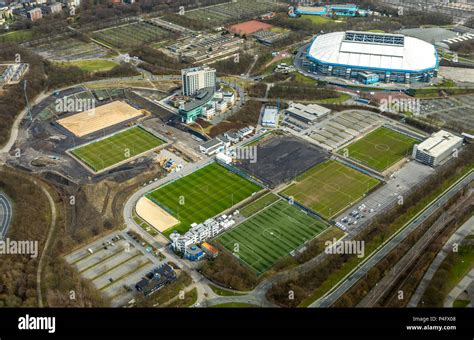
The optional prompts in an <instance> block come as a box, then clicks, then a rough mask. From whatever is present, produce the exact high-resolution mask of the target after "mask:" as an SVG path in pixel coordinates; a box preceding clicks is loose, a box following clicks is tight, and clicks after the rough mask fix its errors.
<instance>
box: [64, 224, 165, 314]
mask: <svg viewBox="0 0 474 340" xmlns="http://www.w3.org/2000/svg"><path fill="white" fill-rule="evenodd" d="M65 259H66V261H67V262H69V263H70V264H71V265H73V266H74V267H75V268H76V269H77V270H78V272H79V273H80V274H81V276H82V277H84V278H86V279H89V280H90V281H91V282H92V283H93V284H94V286H95V287H96V288H97V289H98V290H99V291H101V292H102V293H104V294H106V295H107V296H108V297H109V298H110V299H111V300H112V306H120V305H123V304H124V303H126V302H128V301H129V300H131V299H132V298H133V295H134V293H135V288H134V286H135V284H136V283H137V282H138V281H140V279H141V278H142V277H143V276H144V275H145V274H146V273H148V272H149V271H151V270H152V269H153V268H155V267H157V266H159V265H160V263H161V259H162V257H161V256H160V254H159V252H158V251H157V250H156V249H152V247H150V246H149V245H148V244H146V243H144V242H141V241H140V240H138V239H136V238H134V237H133V236H131V235H129V234H127V233H115V234H111V235H108V236H106V237H103V238H100V239H99V240H96V241H94V242H93V243H90V244H88V245H87V246H85V247H83V248H80V249H79V250H77V251H75V252H73V253H71V254H69V255H67V256H66V257H65Z"/></svg>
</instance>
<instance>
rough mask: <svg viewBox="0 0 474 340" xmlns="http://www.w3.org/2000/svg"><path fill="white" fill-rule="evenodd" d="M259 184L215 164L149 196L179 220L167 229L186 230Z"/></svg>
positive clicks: (166, 232) (256, 188)
mask: <svg viewBox="0 0 474 340" xmlns="http://www.w3.org/2000/svg"><path fill="white" fill-rule="evenodd" d="M260 189H261V188H260V187H259V186H258V185H256V184H254V183H252V182H250V181H248V180H246V179H245V178H243V177H240V176H239V175H236V174H234V173H233V172H231V171H229V170H227V169H226V168H224V167H223V166H221V165H219V164H217V163H212V164H210V165H208V166H205V167H204V168H202V169H199V170H197V171H195V172H193V173H192V174H190V175H187V176H185V177H183V178H180V179H178V180H177V181H175V182H172V183H170V184H168V185H165V186H162V187H160V188H158V189H156V190H155V191H153V192H151V193H149V194H147V195H146V197H148V198H149V199H151V200H152V201H153V202H155V203H158V204H159V205H160V206H161V207H162V208H163V209H164V210H166V211H167V212H168V213H170V214H171V215H173V216H174V217H176V218H177V219H178V220H179V221H180V223H179V224H178V225H176V226H173V227H172V228H169V229H168V230H166V231H165V232H164V234H165V235H170V234H171V233H172V232H173V231H174V230H176V231H178V232H179V233H185V232H186V231H187V230H188V229H189V227H190V225H191V224H192V223H201V222H204V221H205V220H207V219H208V218H210V217H213V216H215V215H217V214H219V213H221V212H223V211H224V210H226V209H228V208H230V207H232V206H233V205H235V204H237V203H239V202H240V201H242V200H244V199H246V198H247V197H249V196H250V195H251V194H252V193H254V192H257V191H260Z"/></svg>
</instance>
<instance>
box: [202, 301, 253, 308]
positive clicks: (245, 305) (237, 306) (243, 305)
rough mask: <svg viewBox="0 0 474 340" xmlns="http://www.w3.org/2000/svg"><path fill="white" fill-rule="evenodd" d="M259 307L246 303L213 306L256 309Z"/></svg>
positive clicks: (215, 306) (216, 306)
mask: <svg viewBox="0 0 474 340" xmlns="http://www.w3.org/2000/svg"><path fill="white" fill-rule="evenodd" d="M256 307H259V306H256V305H252V304H250V303H244V302H228V303H221V304H220V305H214V306H211V308H256Z"/></svg>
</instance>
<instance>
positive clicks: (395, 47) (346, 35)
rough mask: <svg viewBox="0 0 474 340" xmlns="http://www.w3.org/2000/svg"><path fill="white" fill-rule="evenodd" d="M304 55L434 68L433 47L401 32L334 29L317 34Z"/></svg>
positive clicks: (345, 62) (362, 64)
mask: <svg viewBox="0 0 474 340" xmlns="http://www.w3.org/2000/svg"><path fill="white" fill-rule="evenodd" d="M308 56H309V57H310V58H312V59H316V60H317V61H319V62H321V63H323V64H329V65H333V66H338V65H341V66H351V67H354V68H364V69H374V70H376V69H382V70H393V71H402V72H420V71H424V70H430V69H434V68H436V67H437V62H438V61H437V54H436V49H435V47H434V46H433V45H432V44H429V43H427V42H425V41H422V40H419V39H416V38H412V37H408V36H404V35H401V34H386V33H372V32H354V31H348V32H335V33H328V34H323V35H319V36H317V37H316V39H314V41H313V43H312V44H311V46H310V48H309V51H308Z"/></svg>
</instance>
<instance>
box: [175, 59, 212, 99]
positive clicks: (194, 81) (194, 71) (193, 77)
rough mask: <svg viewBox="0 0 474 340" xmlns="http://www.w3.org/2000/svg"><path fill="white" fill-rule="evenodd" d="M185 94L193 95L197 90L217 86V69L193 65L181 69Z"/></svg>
mask: <svg viewBox="0 0 474 340" xmlns="http://www.w3.org/2000/svg"><path fill="white" fill-rule="evenodd" d="M181 81H182V85H183V89H182V92H183V95H185V96H192V95H194V94H195V93H196V92H197V91H199V90H201V89H203V88H206V87H213V88H215V86H216V70H215V69H213V68H210V67H208V66H200V67H192V68H186V69H182V70H181Z"/></svg>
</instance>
